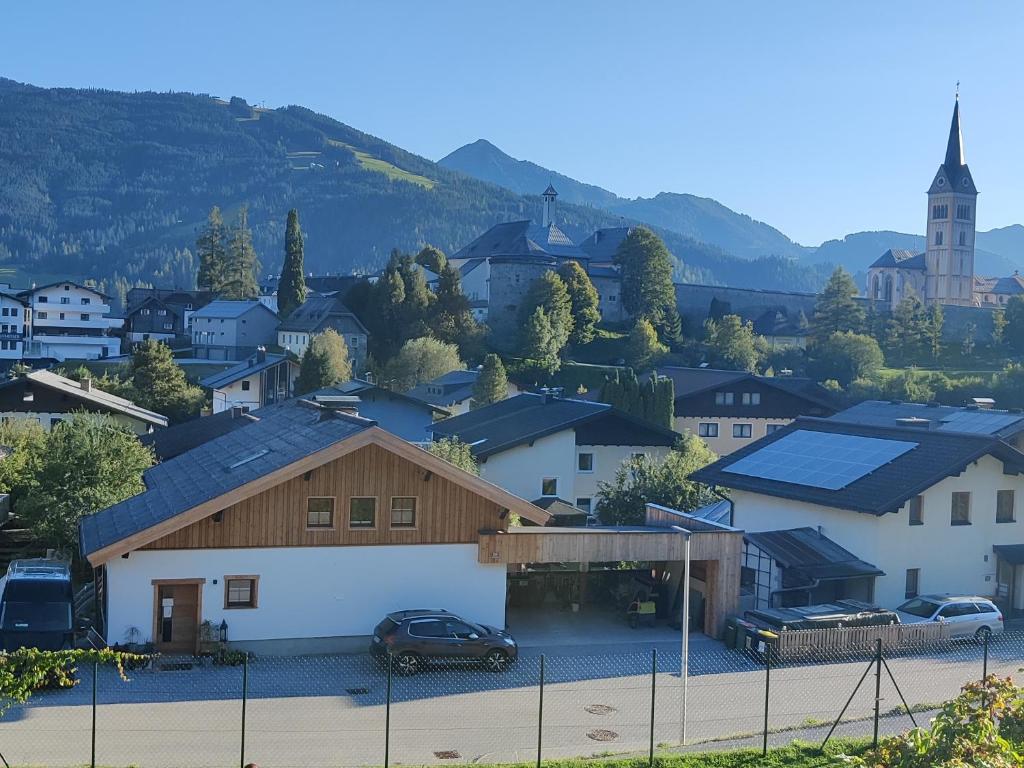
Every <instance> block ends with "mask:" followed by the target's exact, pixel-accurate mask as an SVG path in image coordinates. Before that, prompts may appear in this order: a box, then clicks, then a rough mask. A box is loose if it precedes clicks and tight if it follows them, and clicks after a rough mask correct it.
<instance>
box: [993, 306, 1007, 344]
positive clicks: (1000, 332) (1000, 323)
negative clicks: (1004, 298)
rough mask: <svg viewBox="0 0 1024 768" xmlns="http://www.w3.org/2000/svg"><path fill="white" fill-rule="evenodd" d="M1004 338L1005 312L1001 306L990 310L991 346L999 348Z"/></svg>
mask: <svg viewBox="0 0 1024 768" xmlns="http://www.w3.org/2000/svg"><path fill="white" fill-rule="evenodd" d="M1005 340H1006V312H1005V311H1003V309H1002V308H1000V309H997V310H994V311H993V312H992V346H993V347H996V348H999V347H1001V346H1003V342H1004V341H1005Z"/></svg>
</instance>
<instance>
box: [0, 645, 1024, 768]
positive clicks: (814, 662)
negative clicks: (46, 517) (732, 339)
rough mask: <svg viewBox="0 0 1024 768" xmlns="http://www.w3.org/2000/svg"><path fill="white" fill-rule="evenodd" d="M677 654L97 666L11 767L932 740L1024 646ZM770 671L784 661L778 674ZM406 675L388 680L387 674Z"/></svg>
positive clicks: (336, 762) (2, 745)
mask: <svg viewBox="0 0 1024 768" xmlns="http://www.w3.org/2000/svg"><path fill="white" fill-rule="evenodd" d="M681 662H682V658H681V655H680V653H679V650H678V649H676V648H667V647H665V646H664V645H659V646H657V647H644V646H643V645H642V644H636V645H633V646H630V647H629V649H628V650H624V651H622V652H618V653H592V654H586V655H579V654H571V655H570V654H567V653H557V652H555V653H551V654H547V655H541V654H525V655H523V656H522V657H521V658H520V659H519V660H518V661H517V662H516V663H514V664H512V665H510V666H508V667H507V668H506V669H505V670H504V671H502V672H492V671H488V670H486V669H484V668H483V667H482V666H479V665H476V664H473V663H470V662H467V663H460V661H459V660H452V659H449V660H446V661H443V662H438V663H433V664H431V665H429V666H426V667H425V668H423V669H421V670H420V671H419V672H418V674H415V675H409V676H403V675H400V674H398V673H397V671H395V669H394V667H392V669H391V670H389V669H388V666H389V665H388V663H387V661H386V660H385V661H383V662H382V661H377V660H375V659H373V658H371V657H370V656H369V655H351V656H297V657H279V656H266V657H250V658H249V659H248V660H247V661H246V662H245V663H242V664H239V665H237V666H224V665H216V664H214V663H213V662H212V661H211V660H210V659H197V658H193V657H180V658H172V657H166V656H160V657H155V658H154V659H153V660H152V661H151V663H149V664H148V665H146V666H145V667H143V668H140V669H136V670H130V671H129V673H128V674H129V678H130V679H129V680H128V681H124V680H122V679H121V678H120V676H119V675H118V673H117V672H116V670H114V669H112V668H109V667H103V666H101V667H99V668H98V669H96V670H95V672H94V669H93V668H92V667H91V666H90V667H87V668H82V669H79V670H78V673H77V676H78V680H79V684H78V685H77V686H76V687H74V688H71V689H59V690H45V691H40V692H37V693H36V694H35V695H34V696H33V697H32V698H31V699H30V700H29V701H28V702H27V703H25V704H22V705H18V704H15V705H13V706H10V707H9V708H7V709H6V711H4V712H3V714H2V715H0V755H2V757H3V761H5V762H6V764H7V765H9V766H11V767H12V768H13V767H14V766H47V767H48V768H49V767H53V768H56V767H57V766H81V765H103V766H127V765H133V766H140V768H205V767H207V766H209V767H211V768H213V767H214V766H217V767H223V766H232V765H236V764H237V765H239V766H242V765H245V764H246V763H247V762H250V761H251V762H256V763H258V764H260V765H264V766H281V767H282V768H284V767H286V766H296V767H298V766H325V767H326V766H366V765H390V764H405V765H422V764H443V763H471V762H534V761H537V760H538V759H541V758H543V759H549V758H550V759H554V758H559V757H590V756H600V755H605V754H611V753H626V754H632V755H639V756H648V755H653V754H655V753H661V752H665V751H670V750H676V749H679V748H680V745H681V743H682V742H683V740H684V739H685V747H683V748H685V749H702V750H715V749H726V748H732V747H737V746H744V747H770V746H781V745H783V744H788V743H790V742H791V741H793V740H794V739H797V738H799V739H802V740H808V741H812V742H813V741H817V742H819V743H820V742H823V741H824V740H825V739H826V737H827V736H829V735H831V737H832V738H836V737H867V738H871V737H872V736H873V735H874V734H875V733H876V730H877V733H878V734H879V735H881V736H884V735H886V734H891V733H897V732H901V731H905V730H908V729H909V728H911V727H913V725H914V723H915V722H916V723H917V724H918V725H926V724H927V723H928V721H929V719H930V718H931V717H932V716H933V715H934V713H935V711H936V710H937V708H938V707H939V706H940V705H941V703H942V702H944V701H946V700H948V699H950V698H952V697H954V696H956V695H957V693H958V692H959V691H960V688H961V686H963V685H964V684H966V683H968V682H971V681H974V680H980V679H981V678H982V677H983V675H984V674H985V673H986V672H987V673H989V674H996V675H999V676H1003V677H1006V676H1015V675H1017V674H1018V672H1019V671H1020V669H1021V666H1022V664H1024V633H1016V632H1015V633H1009V632H1008V633H1004V634H1002V635H997V636H995V637H992V638H991V640H989V641H988V642H979V641H976V640H973V639H971V640H963V641H945V642H942V643H934V644H929V645H928V646H925V647H917V648H914V649H905V650H902V651H885V652H883V653H882V654H881V655H879V654H878V650H877V648H875V647H864V648H861V649H857V650H856V651H855V652H844V653H843V654H842V655H839V654H837V653H824V652H823V653H815V654H812V655H807V656H803V657H800V658H791V659H785V660H780V659H777V658H766V657H765V655H763V654H756V653H751V652H749V651H741V650H727V649H725V648H724V647H722V646H719V645H717V644H707V645H704V644H701V645H699V646H697V647H694V648H692V649H691V653H690V658H689V665H688V666H689V671H690V674H689V676H688V678H687V679H686V680H685V681H684V680H683V679H682V678H681V676H680V670H681ZM769 662H770V663H769ZM389 672H390V674H389Z"/></svg>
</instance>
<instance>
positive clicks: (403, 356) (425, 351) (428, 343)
mask: <svg viewBox="0 0 1024 768" xmlns="http://www.w3.org/2000/svg"><path fill="white" fill-rule="evenodd" d="M465 367H466V366H465V364H463V362H462V360H461V359H460V358H459V348H458V347H456V346H455V345H454V344H446V343H445V342H443V341H438V340H437V339H435V338H432V337H430V336H421V337H420V338H416V339H409V341H407V342H405V344H403V345H402V348H401V349H400V350H399V351H398V354H397V355H395V357H394V358H392V359H391V360H390V361H389V362H388V363H387V364H386V365H385V367H384V380H385V382H386V383H387V384H388V385H389V386H390V388H391V389H394V390H397V391H399V392H405V391H406V390H409V389H412V388H413V387H415V386H416V385H417V384H423V383H424V382H427V381H430V380H432V379H436V378H437V377H438V376H441V375H443V374H445V373H448V372H449V371H458V370H462V369H463V368H465Z"/></svg>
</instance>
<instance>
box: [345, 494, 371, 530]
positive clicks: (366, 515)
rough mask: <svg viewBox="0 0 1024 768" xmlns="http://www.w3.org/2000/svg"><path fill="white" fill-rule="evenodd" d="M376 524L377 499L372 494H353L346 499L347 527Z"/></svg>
mask: <svg viewBox="0 0 1024 768" xmlns="http://www.w3.org/2000/svg"><path fill="white" fill-rule="evenodd" d="M376 526H377V499H376V497H374V496H353V497H352V498H351V499H349V501H348V527H349V528H375V527H376Z"/></svg>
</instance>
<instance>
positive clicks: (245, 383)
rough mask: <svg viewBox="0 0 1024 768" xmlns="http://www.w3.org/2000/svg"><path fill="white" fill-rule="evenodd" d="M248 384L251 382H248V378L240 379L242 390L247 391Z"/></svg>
mask: <svg viewBox="0 0 1024 768" xmlns="http://www.w3.org/2000/svg"><path fill="white" fill-rule="evenodd" d="M250 386H251V384H250V382H249V380H248V379H242V391H243V392H248V391H249V387H250Z"/></svg>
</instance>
